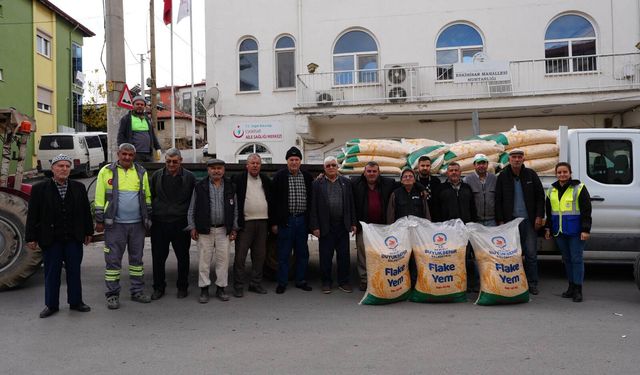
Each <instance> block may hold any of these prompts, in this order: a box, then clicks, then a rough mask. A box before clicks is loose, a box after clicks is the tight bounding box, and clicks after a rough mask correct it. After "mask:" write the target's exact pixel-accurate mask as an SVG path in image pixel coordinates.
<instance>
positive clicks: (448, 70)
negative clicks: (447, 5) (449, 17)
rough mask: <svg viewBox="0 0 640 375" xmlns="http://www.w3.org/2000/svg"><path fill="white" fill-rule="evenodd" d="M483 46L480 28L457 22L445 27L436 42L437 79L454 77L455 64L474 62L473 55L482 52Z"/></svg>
mask: <svg viewBox="0 0 640 375" xmlns="http://www.w3.org/2000/svg"><path fill="white" fill-rule="evenodd" d="M483 46H484V43H483V42H482V37H481V36H480V33H479V32H478V30H476V29H475V28H473V27H471V26H469V25H467V24H464V23H456V24H453V25H451V26H449V27H447V28H446V29H444V30H443V31H442V32H441V33H440V36H438V40H437V42H436V64H437V65H438V72H437V74H438V76H437V79H438V80H449V79H453V64H455V63H471V62H473V55H475V54H476V53H478V52H482V51H483V50H484V47H483Z"/></svg>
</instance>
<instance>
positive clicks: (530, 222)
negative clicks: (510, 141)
mask: <svg viewBox="0 0 640 375" xmlns="http://www.w3.org/2000/svg"><path fill="white" fill-rule="evenodd" d="M517 217H521V218H524V220H523V221H522V222H521V223H520V226H519V230H520V242H521V244H522V251H523V253H524V270H525V273H526V275H527V281H528V283H529V292H530V293H531V294H538V293H539V291H538V256H537V250H538V249H537V245H538V244H537V240H538V238H537V234H536V232H537V231H538V230H539V229H540V228H542V226H543V225H544V219H543V218H544V189H543V188H542V182H540V178H539V177H538V174H537V173H536V172H535V171H534V170H532V169H529V168H527V167H525V166H524V151H522V150H521V149H512V150H511V151H509V165H508V166H507V167H506V168H505V169H504V170H503V171H502V172H501V173H500V174H499V175H498V181H497V182H496V222H497V223H498V225H501V224H504V223H506V222H508V221H511V220H513V219H514V218H517Z"/></svg>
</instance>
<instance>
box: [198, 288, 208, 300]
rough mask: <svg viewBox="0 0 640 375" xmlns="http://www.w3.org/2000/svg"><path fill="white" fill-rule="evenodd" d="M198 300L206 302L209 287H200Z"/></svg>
mask: <svg viewBox="0 0 640 375" xmlns="http://www.w3.org/2000/svg"><path fill="white" fill-rule="evenodd" d="M198 302H200V303H207V302H209V287H208V286H203V287H202V288H200V298H198Z"/></svg>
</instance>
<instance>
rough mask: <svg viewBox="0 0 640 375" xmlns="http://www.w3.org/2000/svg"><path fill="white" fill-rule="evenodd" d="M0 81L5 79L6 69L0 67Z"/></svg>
mask: <svg viewBox="0 0 640 375" xmlns="http://www.w3.org/2000/svg"><path fill="white" fill-rule="evenodd" d="M0 81H4V70H2V68H0Z"/></svg>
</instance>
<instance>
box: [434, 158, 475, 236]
mask: <svg viewBox="0 0 640 375" xmlns="http://www.w3.org/2000/svg"><path fill="white" fill-rule="evenodd" d="M460 172H461V171H460V164H458V163H456V162H452V163H449V165H448V166H447V181H445V182H444V183H443V184H442V185H440V188H439V190H438V195H437V199H436V202H437V204H436V209H435V211H436V212H434V213H433V216H434V217H435V218H434V221H447V220H452V219H460V220H462V221H463V222H464V223H465V224H466V223H469V222H473V221H477V220H478V213H477V208H476V204H475V200H474V198H473V191H472V190H471V187H470V186H469V185H468V184H466V183H464V182H463V181H462V179H461V178H460Z"/></svg>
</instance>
